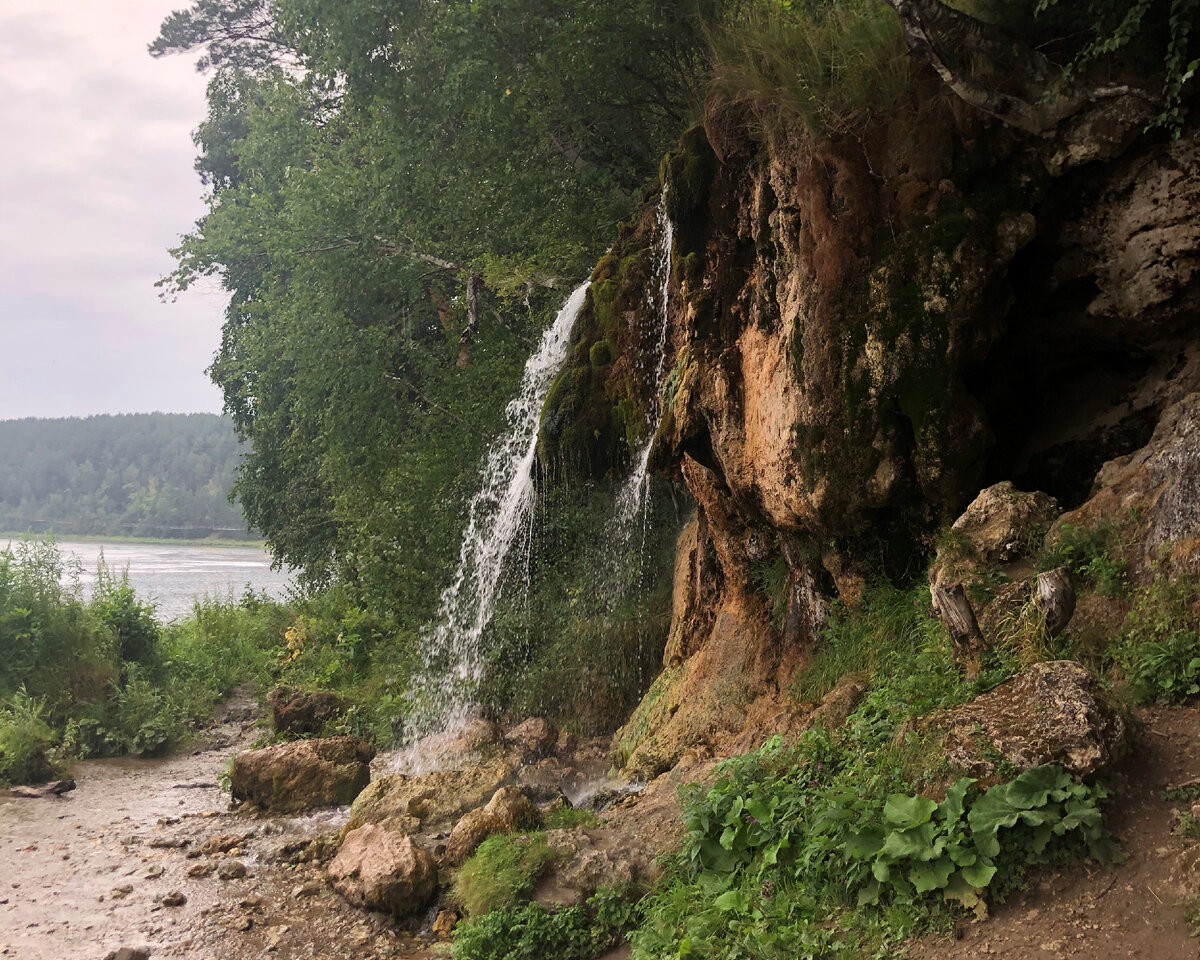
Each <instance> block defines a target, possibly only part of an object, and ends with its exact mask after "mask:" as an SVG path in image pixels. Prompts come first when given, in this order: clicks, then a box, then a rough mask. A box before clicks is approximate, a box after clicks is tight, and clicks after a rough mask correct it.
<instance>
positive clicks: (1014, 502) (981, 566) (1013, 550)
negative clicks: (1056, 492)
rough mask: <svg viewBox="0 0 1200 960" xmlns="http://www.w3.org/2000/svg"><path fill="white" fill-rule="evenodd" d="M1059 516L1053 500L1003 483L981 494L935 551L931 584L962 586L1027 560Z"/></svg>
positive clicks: (1035, 492) (1005, 482)
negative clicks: (991, 570)
mask: <svg viewBox="0 0 1200 960" xmlns="http://www.w3.org/2000/svg"><path fill="white" fill-rule="evenodd" d="M1060 512H1061V511H1060V509H1059V506H1058V501H1056V500H1055V499H1054V498H1053V497H1051V496H1049V495H1048V494H1045V493H1042V492H1041V491H1034V492H1032V493H1025V492H1023V491H1021V490H1018V489H1017V488H1016V487H1014V486H1013V485H1012V484H1011V483H1009V482H1008V481H1007V480H1005V481H1003V482H1001V483H997V484H993V485H992V486H990V487H987V488H986V489H984V490H981V491H980V492H979V495H978V496H977V497H976V498H975V499H974V500H972V501H971V503H970V505H969V506H968V507H967V509H966V510H965V511H963V513H962V516H960V517H959V518H958V519H957V520H955V521H954V523H953V525H952V526H951V527H950V536H949V537H948V538H947V539H946V541H945V542H944V543H943V544H942V545H941V546H940V547H939V548H938V553H937V560H936V561H935V562H934V565H933V568H932V569H931V570H930V573H929V582H930V583H931V584H934V585H938V584H943V583H945V584H949V583H954V582H962V581H965V580H969V579H971V578H972V577H973V576H974V575H976V574H978V573H980V572H981V571H983V570H985V569H987V568H988V567H994V566H998V565H1000V564H1005V563H1011V562H1013V561H1015V560H1019V559H1021V558H1023V557H1027V556H1029V555H1030V554H1032V553H1033V552H1034V551H1035V550H1037V548H1038V547H1040V546H1041V543H1042V540H1043V539H1044V537H1045V536H1046V532H1047V531H1048V530H1049V529H1050V525H1051V524H1052V523H1054V521H1055V519H1056V518H1057V517H1058V515H1059V513H1060Z"/></svg>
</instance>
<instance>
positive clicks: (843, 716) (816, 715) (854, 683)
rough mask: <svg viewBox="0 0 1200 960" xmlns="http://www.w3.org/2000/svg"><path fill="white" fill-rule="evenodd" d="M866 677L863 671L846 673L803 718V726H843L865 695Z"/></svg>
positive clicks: (835, 727) (832, 728) (831, 728)
mask: <svg viewBox="0 0 1200 960" xmlns="http://www.w3.org/2000/svg"><path fill="white" fill-rule="evenodd" d="M867 680H868V677H867V675H866V674H863V673H848V674H846V676H844V677H842V679H841V680H839V681H838V682H837V683H836V684H834V687H833V689H832V690H830V691H829V692H828V693H827V694H825V696H824V697H823V698H822V699H821V702H820V703H819V704H818V705H817V708H816V709H815V710H814V711H813V712H812V713H810V714H809V715H808V716H807V717H806V718H805V723H804V725H805V727H808V728H812V727H825V729H827V730H838V729H840V728H841V727H843V726H844V725H845V723H846V720H847V719H849V717H850V714H852V713H853V712H854V711H855V710H856V709H857V708H858V705H859V704H860V703H862V699H863V697H865V696H866V695H867Z"/></svg>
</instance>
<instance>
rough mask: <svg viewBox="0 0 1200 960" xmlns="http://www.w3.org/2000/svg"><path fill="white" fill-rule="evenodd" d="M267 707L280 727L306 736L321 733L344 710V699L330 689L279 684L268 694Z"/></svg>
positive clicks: (276, 726) (274, 723) (277, 728)
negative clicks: (302, 687)
mask: <svg viewBox="0 0 1200 960" xmlns="http://www.w3.org/2000/svg"><path fill="white" fill-rule="evenodd" d="M267 706H269V707H270V708H271V723H272V725H273V726H274V727H275V729H276V730H278V731H281V732H284V733H294V734H299V735H301V736H303V735H312V734H319V733H321V732H322V731H323V729H324V727H325V724H326V722H327V721H329V720H332V719H334V718H335V717H336V716H337V715H338V714H339V713H340V712H341V710H342V701H341V698H340V697H338V695H337V694H335V693H330V692H328V691H326V690H301V689H299V688H297V687H276V688H275V689H274V690H272V691H271V692H270V693H268V694H267Z"/></svg>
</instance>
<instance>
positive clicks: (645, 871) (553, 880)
mask: <svg viewBox="0 0 1200 960" xmlns="http://www.w3.org/2000/svg"><path fill="white" fill-rule="evenodd" d="M546 843H547V844H549V845H550V846H551V847H552V848H554V849H555V850H556V851H557V852H558V854H559V856H558V857H556V858H555V859H554V860H552V861H551V862H550V864H549V866H548V867H547V870H546V873H545V874H544V875H543V877H542V879H541V881H539V883H538V885H537V887H536V888H535V889H534V891H533V900H535V901H536V902H538V903H542V904H547V905H551V904H563V905H565V906H575V905H576V904H580V903H583V902H584V901H585V900H586V899H587V898H588V897H590V896H591V895H592V894H594V893H595V892H596V891H597V890H598V889H600V888H601V887H627V886H634V887H646V886H648V885H649V884H650V883H652V882H653V881H654V879H655V878H656V877H657V876H658V875H659V873H660V870H661V868H660V867H659V864H658V862H657V861H656V859H655V854H654V851H653V850H652V849H651V847H650V846H649V845H648V844H647V843H646V842H645V841H644V840H643V839H642V838H641V837H640V836H639V835H638V834H637V833H626V832H625V831H617V830H604V829H584V828H582V827H574V828H570V829H565V830H549V831H547V833H546Z"/></svg>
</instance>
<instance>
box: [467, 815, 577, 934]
mask: <svg viewBox="0 0 1200 960" xmlns="http://www.w3.org/2000/svg"><path fill="white" fill-rule="evenodd" d="M556 856H557V854H556V853H555V851H554V850H553V849H552V848H551V847H550V846H548V845H547V843H546V835H545V834H544V833H531V834H527V835H524V836H509V835H507V834H502V835H499V836H494V837H488V838H487V839H486V840H484V841H483V843H481V844H480V845H479V849H478V850H476V851H475V854H474V856H472V857H471V858H470V859H469V860H468V861H467V862H466V863H464V864H463V865H462V867H461V868H460V869H459V871H458V872H457V873H456V874H455V875H454V890H453V892H452V893H451V898H452V899H453V900H454V902H455V903H457V904H458V905H459V906H460V907H462V908H463V909H464V910H466V912H467V915H468V916H470V917H478V916H482V915H483V914H486V913H491V912H493V911H496V910H509V909H511V908H513V907H515V906H517V905H518V904H521V903H524V902H525V901H526V900H528V899H529V898H528V894H529V892H530V891H531V890H532V889H533V887H534V885H535V884H536V883H537V882H538V880H540V879H541V877H542V874H543V873H544V872H545V870H546V867H547V866H549V865H550V862H551V861H552V860H554V858H555V857H556Z"/></svg>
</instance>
